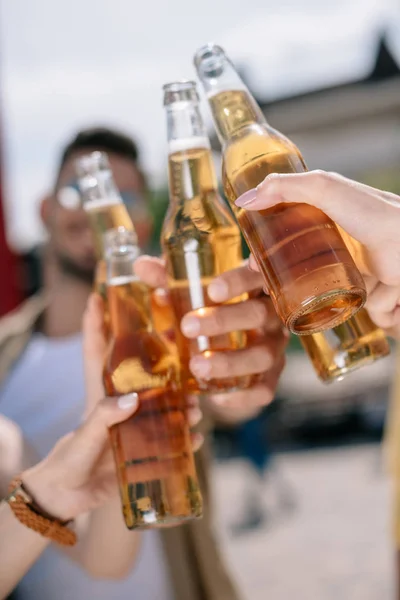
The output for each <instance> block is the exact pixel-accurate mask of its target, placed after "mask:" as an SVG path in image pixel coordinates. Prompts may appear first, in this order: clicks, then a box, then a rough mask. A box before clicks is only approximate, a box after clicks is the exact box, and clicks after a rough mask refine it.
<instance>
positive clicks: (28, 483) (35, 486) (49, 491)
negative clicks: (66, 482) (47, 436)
mask: <svg viewBox="0 0 400 600" xmlns="http://www.w3.org/2000/svg"><path fill="white" fill-rule="evenodd" d="M21 479H22V483H23V484H24V486H25V487H26V488H27V490H28V492H29V493H30V495H31V496H32V498H33V500H34V501H35V504H36V505H37V506H38V508H39V509H40V511H41V512H43V514H45V515H47V516H48V517H50V518H52V519H58V520H59V521H68V520H70V515H65V514H63V511H62V510H61V509H58V506H57V505H58V502H57V497H58V496H59V494H57V490H56V487H55V484H54V478H51V477H49V475H48V473H46V470H45V468H44V467H43V466H42V465H41V464H40V463H39V464H38V465H36V466H34V467H32V468H31V469H28V470H26V471H24V472H23V473H22V475H21Z"/></svg>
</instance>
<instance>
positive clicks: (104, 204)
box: [75, 152, 139, 329]
mask: <svg viewBox="0 0 400 600" xmlns="http://www.w3.org/2000/svg"><path fill="white" fill-rule="evenodd" d="M75 164H76V172H77V175H78V185H79V189H80V192H81V196H82V200H83V207H84V209H85V211H86V213H87V215H88V217H89V221H90V225H91V229H92V231H93V235H94V241H95V250H96V255H97V259H98V263H97V268H96V274H95V290H96V292H97V293H98V294H100V296H101V297H102V298H103V300H104V303H105V311H104V321H105V326H106V329H108V324H109V311H108V303H107V293H106V263H105V260H104V234H105V233H106V232H107V231H109V230H111V229H115V228H118V227H124V228H125V229H126V230H128V231H131V232H132V236H133V239H135V244H137V239H136V233H135V228H134V226H133V223H132V220H131V218H130V216H129V213H128V211H127V208H126V206H125V204H124V203H123V201H122V198H121V196H120V193H119V191H118V188H117V186H116V185H115V182H114V179H113V175H112V172H111V169H110V165H109V162H108V158H107V155H106V154H105V153H104V152H92V153H91V154H87V155H84V156H82V157H80V158H78V159H77V161H76V163H75ZM136 248H137V251H139V249H138V246H137V245H136Z"/></svg>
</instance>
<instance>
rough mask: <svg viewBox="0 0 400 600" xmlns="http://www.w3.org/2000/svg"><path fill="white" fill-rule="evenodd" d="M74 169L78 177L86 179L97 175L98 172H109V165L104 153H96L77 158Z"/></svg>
mask: <svg viewBox="0 0 400 600" xmlns="http://www.w3.org/2000/svg"><path fill="white" fill-rule="evenodd" d="M75 167H76V173H77V175H78V177H87V176H89V175H92V176H93V175H95V174H97V172H98V171H103V170H109V169H110V164H109V162H108V156H107V154H106V153H105V152H97V151H96V152H92V153H91V154H85V155H84V156H81V157H80V158H78V159H77V160H76V161H75Z"/></svg>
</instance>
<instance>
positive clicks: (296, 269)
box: [194, 45, 366, 335]
mask: <svg viewBox="0 0 400 600" xmlns="http://www.w3.org/2000/svg"><path fill="white" fill-rule="evenodd" d="M194 63H195V67H196V70H197V73H198V76H199V79H200V81H201V83H202V85H203V88H204V90H205V92H206V95H207V100H208V102H209V105H210V108H211V112H212V116H213V120H214V124H215V127H216V130H217V134H218V137H219V139H220V142H221V144H222V152H223V184H224V189H225V193H226V195H227V197H228V200H229V201H230V203H231V205H232V207H233V209H234V211H235V214H236V216H237V219H238V222H239V225H240V227H241V230H242V232H243V234H244V236H245V238H246V242H247V244H248V246H249V248H250V249H251V251H252V253H253V255H254V256H255V258H256V260H257V263H258V265H259V268H260V271H261V273H262V274H263V277H264V280H265V284H266V287H267V289H268V291H269V293H270V295H271V298H272V300H273V302H274V305H275V308H276V310H277V312H278V314H279V315H280V317H281V318H282V321H283V322H284V324H285V325H286V327H287V328H288V329H289V330H290V331H292V332H293V333H295V334H298V335H304V334H310V333H316V332H319V331H323V330H326V329H331V328H332V327H335V326H337V325H340V324H341V323H343V322H344V321H346V320H347V319H348V318H350V317H351V316H352V315H353V314H355V313H356V312H357V310H359V308H360V307H362V305H363V304H364V302H365V299H366V290H365V284H364V281H363V278H362V276H361V274H360V273H359V271H358V269H357V267H356V265H355V263H354V261H353V259H352V257H351V255H350V253H349V252H348V250H347V248H346V245H345V243H344V241H343V239H342V237H341V235H340V233H339V231H338V229H337V227H336V225H335V224H334V223H333V222H332V221H331V219H329V218H328V217H327V216H326V215H325V214H324V213H322V212H321V211H319V210H318V209H316V208H314V207H311V206H306V205H304V204H293V205H290V204H289V205H288V204H278V205H277V206H275V207H273V208H270V209H267V210H262V211H246V210H245V209H243V208H240V209H239V208H238V207H236V206H235V205H234V201H235V200H236V198H238V197H239V196H241V195H242V194H244V193H246V192H248V193H249V195H250V194H253V193H254V188H256V187H257V185H258V184H259V183H261V182H262V181H263V180H264V178H265V177H266V176H267V175H269V174H271V173H291V172H303V171H306V170H307V167H306V165H305V162H304V160H303V158H302V156H301V154H300V152H299V150H298V148H297V147H296V146H295V145H294V144H293V143H292V142H291V141H290V140H288V139H287V138H285V137H284V136H283V135H282V134H281V133H279V132H278V131H276V130H274V129H272V128H271V127H270V126H269V125H268V124H267V122H266V120H265V118H264V115H263V114H262V111H261V109H260V108H259V106H258V105H257V104H256V102H255V100H254V98H253V96H252V95H251V94H250V92H249V90H248V89H247V88H246V86H245V85H244V83H243V81H242V80H241V79H240V77H239V75H238V74H237V72H236V71H235V69H234V67H233V65H232V64H231V62H230V61H229V59H228V58H227V56H226V55H225V53H224V51H223V50H222V48H220V47H219V46H216V45H208V46H205V47H203V48H201V49H200V50H198V52H197V53H196V54H195V57H194Z"/></svg>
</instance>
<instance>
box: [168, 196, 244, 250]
mask: <svg viewBox="0 0 400 600" xmlns="http://www.w3.org/2000/svg"><path fill="white" fill-rule="evenodd" d="M224 232H225V234H226V235H227V234H231V235H238V236H240V232H239V227H238V225H237V224H236V221H235V219H234V216H233V214H232V212H231V210H230V209H229V207H228V205H227V204H226V202H225V200H224V199H223V198H222V197H221V196H220V195H219V193H217V192H215V191H213V192H211V193H209V194H204V195H202V196H201V197H200V196H198V197H194V198H191V199H189V200H185V201H184V202H181V203H179V204H176V205H175V206H170V209H169V210H168V212H167V214H166V217H165V219H164V224H163V227H162V232H161V238H162V243H163V244H167V245H168V243H169V242H171V241H174V242H176V241H177V240H181V241H182V243H183V242H186V241H187V240H188V239H195V240H198V241H199V242H200V241H201V242H203V243H205V242H206V241H207V239H208V238H209V237H210V235H213V234H218V235H223V234H224Z"/></svg>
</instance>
